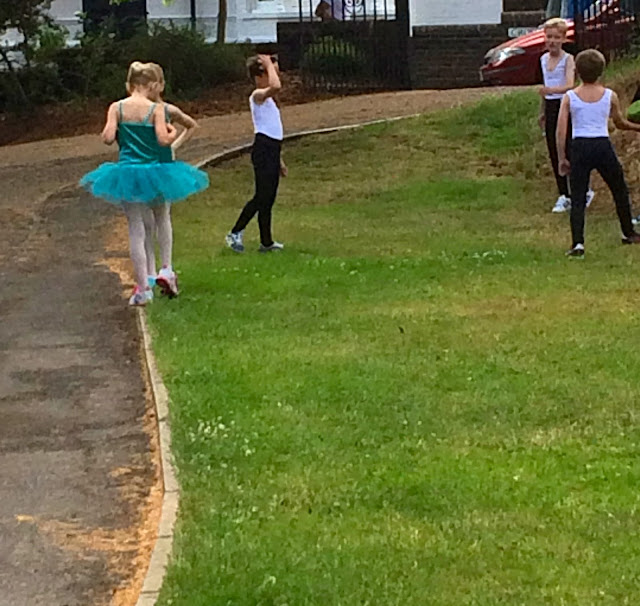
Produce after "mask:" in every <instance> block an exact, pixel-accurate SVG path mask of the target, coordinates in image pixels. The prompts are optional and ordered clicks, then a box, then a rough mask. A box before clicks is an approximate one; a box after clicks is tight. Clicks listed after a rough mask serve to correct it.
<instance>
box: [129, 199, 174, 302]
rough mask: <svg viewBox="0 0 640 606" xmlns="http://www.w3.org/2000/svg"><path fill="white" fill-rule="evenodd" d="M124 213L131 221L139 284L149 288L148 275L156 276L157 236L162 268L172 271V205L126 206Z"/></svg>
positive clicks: (132, 246) (132, 259)
mask: <svg viewBox="0 0 640 606" xmlns="http://www.w3.org/2000/svg"><path fill="white" fill-rule="evenodd" d="M123 206H124V211H125V213H126V215H127V220H128V222H129V248H130V251H131V262H132V263H133V270H134V273H135V276H136V284H137V285H138V288H140V289H141V290H145V289H146V288H147V276H155V275H156V255H155V241H154V240H155V236H156V235H157V239H158V245H159V248H160V261H161V263H162V267H167V268H169V269H171V255H172V249H173V229H172V227H171V207H170V205H169V204H159V205H157V206H151V207H148V206H145V205H144V204H130V203H125V204H124V205H123Z"/></svg>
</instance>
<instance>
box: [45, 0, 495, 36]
mask: <svg viewBox="0 0 640 606" xmlns="http://www.w3.org/2000/svg"><path fill="white" fill-rule="evenodd" d="M337 1H338V0H334V2H337ZM409 1H410V11H411V25H412V26H415V25H468V24H473V25H475V24H485V23H489V24H493V23H500V17H501V13H502V0H409ZM374 2H377V9H378V12H379V13H381V12H382V11H383V10H384V9H383V7H384V0H366V3H367V12H368V14H372V12H373V4H374ZM317 3H318V0H311V2H310V3H309V0H303V6H304V10H305V17H306V18H308V13H309V12H310V9H309V4H311V5H312V7H313V8H315V6H316V4H317ZM196 5H197V6H196V12H197V16H198V26H199V27H201V28H202V29H203V31H204V33H205V35H206V36H207V38H209V39H210V40H215V37H216V22H217V17H218V0H197V2H196ZM81 10H82V0H53V3H52V6H51V14H52V15H53V16H54V17H55V19H56V20H57V21H58V22H59V23H60V24H61V25H63V26H64V27H66V28H67V29H68V30H69V31H70V32H71V35H72V37H74V36H75V34H76V33H78V32H79V31H80V30H81V27H80V24H79V23H78V19H77V17H76V16H75V13H76V12H79V11H81ZM147 11H148V15H149V19H150V20H154V19H157V20H160V21H163V22H168V21H173V22H174V23H175V24H176V25H187V24H189V20H190V15H191V11H190V1H189V0H174V2H173V3H171V4H169V5H168V6H167V5H165V4H163V2H162V0H147ZM387 12H388V13H389V14H391V15H393V14H394V13H395V3H394V0H387ZM298 18H299V8H298V0H228V20H227V42H245V41H251V42H273V41H275V40H276V26H277V23H278V21H296V20H297V19H298Z"/></svg>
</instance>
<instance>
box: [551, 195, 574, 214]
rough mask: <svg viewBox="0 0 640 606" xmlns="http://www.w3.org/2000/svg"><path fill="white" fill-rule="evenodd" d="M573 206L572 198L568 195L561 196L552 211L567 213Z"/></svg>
mask: <svg viewBox="0 0 640 606" xmlns="http://www.w3.org/2000/svg"><path fill="white" fill-rule="evenodd" d="M570 208H571V200H570V199H569V198H567V196H560V197H559V198H558V199H557V200H556V203H555V206H554V207H553V208H552V209H551V212H552V213H566V212H567V211H568V210H569V209H570Z"/></svg>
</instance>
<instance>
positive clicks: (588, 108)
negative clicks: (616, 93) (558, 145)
mask: <svg viewBox="0 0 640 606" xmlns="http://www.w3.org/2000/svg"><path fill="white" fill-rule="evenodd" d="M612 94H613V91H612V90H611V89H610V88H605V89H604V94H603V95H602V97H601V98H600V100H599V101H594V102H593V103H587V102H586V101H583V100H582V99H581V98H580V97H578V95H576V93H575V91H572V90H570V91H569V92H568V93H567V95H569V109H570V110H571V125H572V128H573V138H574V139H578V138H586V139H595V138H597V137H608V136H609V116H610V114H611V95H612Z"/></svg>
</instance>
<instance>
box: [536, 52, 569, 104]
mask: <svg viewBox="0 0 640 606" xmlns="http://www.w3.org/2000/svg"><path fill="white" fill-rule="evenodd" d="M550 57H551V55H549V53H545V54H544V55H542V57H540V66H541V67H542V78H543V79H544V85H545V86H549V87H556V86H566V85H567V60H568V58H569V53H564V54H563V56H562V58H561V59H560V61H558V64H557V65H556V67H555V69H554V70H550V69H549V58H550ZM562 97H563V94H562V93H553V94H552V95H545V97H544V98H545V99H548V100H552V99H562Z"/></svg>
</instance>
